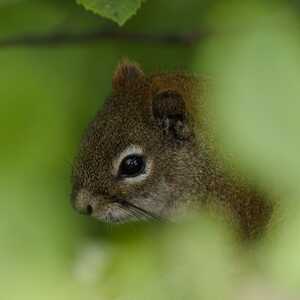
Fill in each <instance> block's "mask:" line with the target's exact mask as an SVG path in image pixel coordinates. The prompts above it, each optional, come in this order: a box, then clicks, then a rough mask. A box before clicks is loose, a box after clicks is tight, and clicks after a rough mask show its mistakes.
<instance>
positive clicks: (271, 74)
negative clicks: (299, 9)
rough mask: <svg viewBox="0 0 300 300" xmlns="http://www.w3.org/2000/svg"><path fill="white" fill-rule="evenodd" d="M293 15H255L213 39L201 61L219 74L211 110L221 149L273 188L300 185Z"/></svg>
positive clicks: (299, 60) (299, 49)
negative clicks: (234, 29)
mask: <svg viewBox="0 0 300 300" xmlns="http://www.w3.org/2000/svg"><path fill="white" fill-rule="evenodd" d="M276 11H277V10H276ZM252 12H253V11H252ZM273 13H274V12H273ZM266 14H267V12H266ZM293 20H294V18H293V16H292V14H289V13H286V11H285V10H284V9H283V10H282V12H278V11H277V15H275V16H274V17H273V19H272V18H271V19H268V20H267V21H266V22H263V21H262V20H261V19H260V18H257V19H256V18H253V19H252V21H251V22H250V23H249V24H247V26H245V27H244V28H243V27H241V30H240V32H239V33H235V34H232V35H231V36H230V37H228V36H227V37H224V38H219V39H214V40H212V41H211V43H210V44H209V45H208V46H207V48H206V50H205V51H206V52H205V53H206V55H205V56H204V57H203V58H201V60H200V62H199V63H198V65H199V64H203V63H202V62H203V61H206V62H209V63H206V65H207V66H208V69H209V71H210V72H211V73H213V77H214V78H216V86H215V94H214V96H213V98H214V99H213V101H212V106H211V109H212V111H213V113H214V118H215V121H216V129H217V130H216V132H217V137H218V140H219V141H220V142H221V147H222V148H221V152H224V149H227V152H228V153H229V155H230V156H231V161H234V162H235V163H236V165H237V166H238V167H240V168H242V169H243V171H244V172H245V173H246V174H252V175H253V177H254V178H255V179H256V180H257V182H260V184H266V185H268V186H269V189H270V190H271V192H273V191H274V190H276V189H279V190H286V189H291V190H298V189H299V178H300V156H299V152H300V139H299V132H300V118H299V111H300V101H299V98H300V84H299V78H300V56H299V53H300V40H299V36H300V32H299V30H298V28H299V26H298V25H297V23H296V22H293ZM282 24H284V25H282Z"/></svg>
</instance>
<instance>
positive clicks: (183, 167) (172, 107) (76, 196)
mask: <svg viewBox="0 0 300 300" xmlns="http://www.w3.org/2000/svg"><path fill="white" fill-rule="evenodd" d="M196 85H197V80H196V79H195V78H193V77H192V76H190V75H185V74H182V73H159V74H154V75H151V76H146V75H145V74H144V72H143V71H142V70H141V68H140V67H139V66H138V65H137V64H136V63H130V62H128V61H123V62H122V63H120V65H119V66H118V67H117V69H116V71H115V74H114V76H113V80H112V93H111V95H110V96H109V97H108V98H107V100H106V102H105V103H104V105H103V106H102V109H101V110H100V111H99V112H98V113H97V115H96V117H95V118H94V120H93V121H92V122H91V123H90V125H89V126H88V128H87V130H86V132H85V135H84V136H83V139H82V142H81V146H80V150H79V153H78V156H77V158H76V160H75V163H74V168H73V176H72V178H73V179H72V181H73V191H72V202H73V205H74V207H75V208H76V209H77V210H78V211H79V212H81V213H86V214H89V215H91V216H94V217H96V218H98V219H100V220H103V221H107V222H124V221H127V220H130V219H134V220H136V219H160V218H168V217H170V216H172V215H173V214H174V213H176V211H177V209H178V208H179V207H180V206H181V204H180V203H181V201H182V198H183V197H184V196H186V195H187V194H189V193H190V192H191V191H192V186H191V185H193V184H194V181H195V176H194V175H195V173H196V172H197V170H195V169H196V168H197V164H195V159H196V156H195V155H194V153H195V151H194V148H195V137H194V120H193V115H194V113H195V111H194V107H193V98H194V95H193V94H194V90H195V86H196Z"/></svg>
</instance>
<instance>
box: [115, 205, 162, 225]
mask: <svg viewBox="0 0 300 300" xmlns="http://www.w3.org/2000/svg"><path fill="white" fill-rule="evenodd" d="M118 203H120V204H121V205H124V206H125V207H126V206H127V207H129V208H131V209H132V210H134V211H135V212H136V213H138V214H140V215H142V216H144V217H146V219H153V220H156V221H159V222H162V221H163V219H162V218H160V217H159V216H157V215H155V214H153V213H151V212H149V211H147V210H145V209H143V208H141V207H138V206H136V205H134V204H132V203H130V202H128V201H126V200H121V201H118Z"/></svg>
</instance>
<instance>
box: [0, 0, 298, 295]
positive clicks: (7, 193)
mask: <svg viewBox="0 0 300 300" xmlns="http://www.w3.org/2000/svg"><path fill="white" fill-rule="evenodd" d="M258 3H259V4H255V2H254V1H251V2H249V3H248V2H244V3H242V4H240V3H239V2H235V1H230V2H228V1H197V0H194V1H193V0H188V1H181V0H174V1H172V2H170V1H167V0H148V1H146V2H145V3H143V4H142V7H141V9H140V10H138V11H137V14H136V15H135V16H133V17H132V18H131V19H130V20H129V21H128V22H127V23H126V24H125V25H124V26H123V27H122V28H120V27H119V26H118V25H116V24H114V23H112V22H111V21H109V20H107V19H103V18H101V17H100V16H98V15H96V14H93V13H91V12H89V11H86V10H85V9H84V8H83V7H82V6H79V5H77V4H76V3H75V1H71V0H65V1H58V0H56V1H53V0H52V1H50V0H49V1H46V0H44V1H38V0H32V1H29V0H28V1H27V0H19V1H0V39H5V38H7V37H14V36H24V35H27V34H30V35H32V34H43V35H44V34H47V33H51V32H73V33H74V32H76V33H80V32H86V31H89V30H95V29H104V30H105V29H109V30H110V29H113V30H120V31H128V32H143V33H151V34H160V33H173V34H174V33H175V34H179V33H187V32H195V31H197V30H200V31H203V32H207V31H209V32H211V35H209V36H208V37H206V36H205V37H203V38H200V40H199V42H198V43H197V44H194V45H192V46H189V47H187V46H182V45H164V44H161V45H159V44H151V43H147V44H143V43H132V42H131V43H130V42H126V41H118V40H115V41H99V42H98V43H78V44H74V45H61V46H60V47H47V46H44V47H20V46H19V47H10V48H4V47H2V48H0V105H1V106H0V266H1V267H0V298H1V299H3V300H11V299H23V300H26V299H31V300H34V299H64V300H66V299H130V300H132V299H226V297H228V299H232V298H231V297H232V295H233V294H234V293H236V291H237V290H239V289H241V290H243V287H245V286H246V287H247V286H248V284H249V282H251V284H250V286H252V281H251V280H252V278H255V280H254V286H255V287H256V286H257V285H258V286H261V285H262V286H263V287H265V286H271V288H270V290H271V291H272V292H273V290H275V291H276V288H277V286H278V283H279V285H280V286H281V287H282V289H283V290H284V291H286V293H288V294H289V293H291V294H293V293H297V292H298V291H299V285H298V284H297V282H298V280H297V279H298V278H299V277H298V276H299V275H300V260H299V258H298V253H299V251H298V250H299V247H300V244H299V242H298V240H299V239H298V232H297V229H298V228H299V226H300V224H299V221H298V220H299V212H298V209H299V204H298V202H299V199H298V195H299V187H298V185H299V184H298V182H299V179H300V171H299V170H300V168H299V167H300V159H299V148H300V142H299V129H300V121H299V109H300V104H299V101H300V100H299V93H300V85H299V82H298V80H299V78H300V68H299V67H300V54H299V53H300V51H299V50H300V43H299V37H300V32H299V12H298V6H297V5H296V4H295V5H294V4H292V2H291V3H289V4H284V2H280V1H273V2H272V1H268V2H266V3H264V2H263V1H260V2H258ZM123 57H129V58H130V59H131V60H135V61H137V62H139V63H140V64H141V66H142V67H143V69H144V70H145V72H147V73H151V72H155V71H159V70H170V71H172V70H188V71H191V72H194V73H197V74H198V73H204V74H206V75H208V76H212V77H213V78H216V79H217V80H219V84H218V85H217V87H216V89H215V91H216V93H215V95H214V100H213V101H212V103H211V111H212V112H213V113H214V114H216V115H217V122H216V124H215V127H214V128H213V129H214V130H216V132H217V134H218V137H219V138H220V139H219V141H220V145H222V147H224V149H227V150H228V151H230V152H231V153H232V154H233V160H232V161H231V163H232V164H235V165H236V166H237V169H239V170H240V171H241V172H244V173H246V174H249V175H250V176H251V177H252V178H253V179H254V180H255V181H256V182H257V184H258V185H260V186H262V187H263V188H264V189H265V190H266V191H267V192H270V193H276V194H278V195H280V196H279V198H280V199H281V203H283V204H282V206H283V208H284V209H283V210H284V211H285V216H288V217H286V218H285V220H286V222H283V224H282V223H281V222H277V223H280V224H279V225H278V231H277V232H276V234H273V235H271V237H270V238H268V239H267V240H266V241H263V242H261V243H259V244H258V245H255V246H254V245H251V247H250V246H249V247H250V248H251V249H253V248H254V251H253V252H251V251H250V252H251V253H250V254H249V253H248V248H247V247H246V249H247V250H245V249H244V248H243V249H242V250H241V249H239V250H237V249H236V248H238V247H237V246H235V245H234V246H233V245H232V244H233V243H232V241H231V237H230V234H229V233H228V232H227V231H226V230H224V228H223V227H224V226H223V225H222V226H219V225H218V224H215V222H212V221H210V220H208V219H207V218H206V217H203V218H202V219H201V220H200V221H199V220H197V221H195V223H193V222H192V225H191V224H190V223H189V222H188V223H187V224H184V225H182V226H179V228H176V229H174V228H172V227H170V228H168V227H167V228H163V230H160V229H159V230H157V228H156V227H154V228H152V227H151V226H150V228H148V226H147V227H146V228H144V227H143V226H142V225H141V226H139V225H134V226H133V228H132V227H131V226H129V227H128V226H124V227H123V228H122V229H120V228H115V227H114V226H108V225H103V224H101V223H99V222H97V221H94V220H92V219H89V218H86V217H83V216H80V215H78V214H77V213H76V212H74V211H73V210H72V208H71V205H70V200H69V194H70V188H71V187H70V173H71V166H72V161H73V157H74V156H75V154H76V151H77V148H78V144H79V141H80V137H81V135H82V132H83V130H84V128H85V126H86V124H87V122H88V121H89V120H90V119H91V118H92V117H93V116H94V115H95V113H96V111H97V110H98V109H99V108H100V107H101V104H102V102H103V100H104V99H105V97H107V96H108V95H109V93H110V90H111V77H112V74H113V72H114V68H115V67H116V65H117V64H118V62H119V61H120V59H122V58H123ZM200 117H201V116H200ZM233 141H234V142H233ZM281 219H284V218H280V220H281ZM277 223H276V224H277ZM174 226H175V225H174ZM220 227H222V228H220ZM157 232H160V233H159V234H158V233H157ZM229 241H231V242H229ZM283 245H284V246H283ZM224 249H225V250H224ZM200 250H201V251H200ZM245 252H246V255H245ZM253 253H254V254H253ZM244 256H246V257H244ZM249 265H250V266H251V267H249ZM195 266H196V267H195ZM253 266H254V267H253ZM240 269H242V270H243V271H242V272H241V271H240ZM261 270H264V272H262V271H261ZM241 273H242V274H243V275H241ZM236 274H239V276H237V275H236ZM257 274H259V275H257ZM237 277H238V278H239V279H238V280H237ZM249 278H251V280H250V279H249ZM256 282H259V284H257V285H256ZM216 285H218V286H219V289H217V290H216V289H215V288H214V287H215V286H216ZM275 287H276V288H275ZM280 289H281V288H280ZM150 295H151V296H150ZM284 295H286V294H284Z"/></svg>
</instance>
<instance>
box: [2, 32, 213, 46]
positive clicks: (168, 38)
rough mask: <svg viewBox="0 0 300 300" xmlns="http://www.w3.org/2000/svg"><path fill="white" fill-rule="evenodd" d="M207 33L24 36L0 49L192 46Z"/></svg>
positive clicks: (101, 33) (108, 33)
mask: <svg viewBox="0 0 300 300" xmlns="http://www.w3.org/2000/svg"><path fill="white" fill-rule="evenodd" d="M208 34H209V32H190V33H183V34H181V33H178V34H154V33H131V32H123V31H104V30H102V31H90V32H84V33H67V32H62V33H50V34H40V35H25V36H19V37H9V38H3V39H0V48H8V47H57V46H66V45H74V44H78V45H85V44H88V43H99V42H102V41H106V40H110V41H121V42H128V43H129V42H130V43H141V44H161V45H178V46H192V45H194V44H197V43H198V42H199V41H200V40H201V39H202V38H203V37H205V36H207V35H208Z"/></svg>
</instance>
